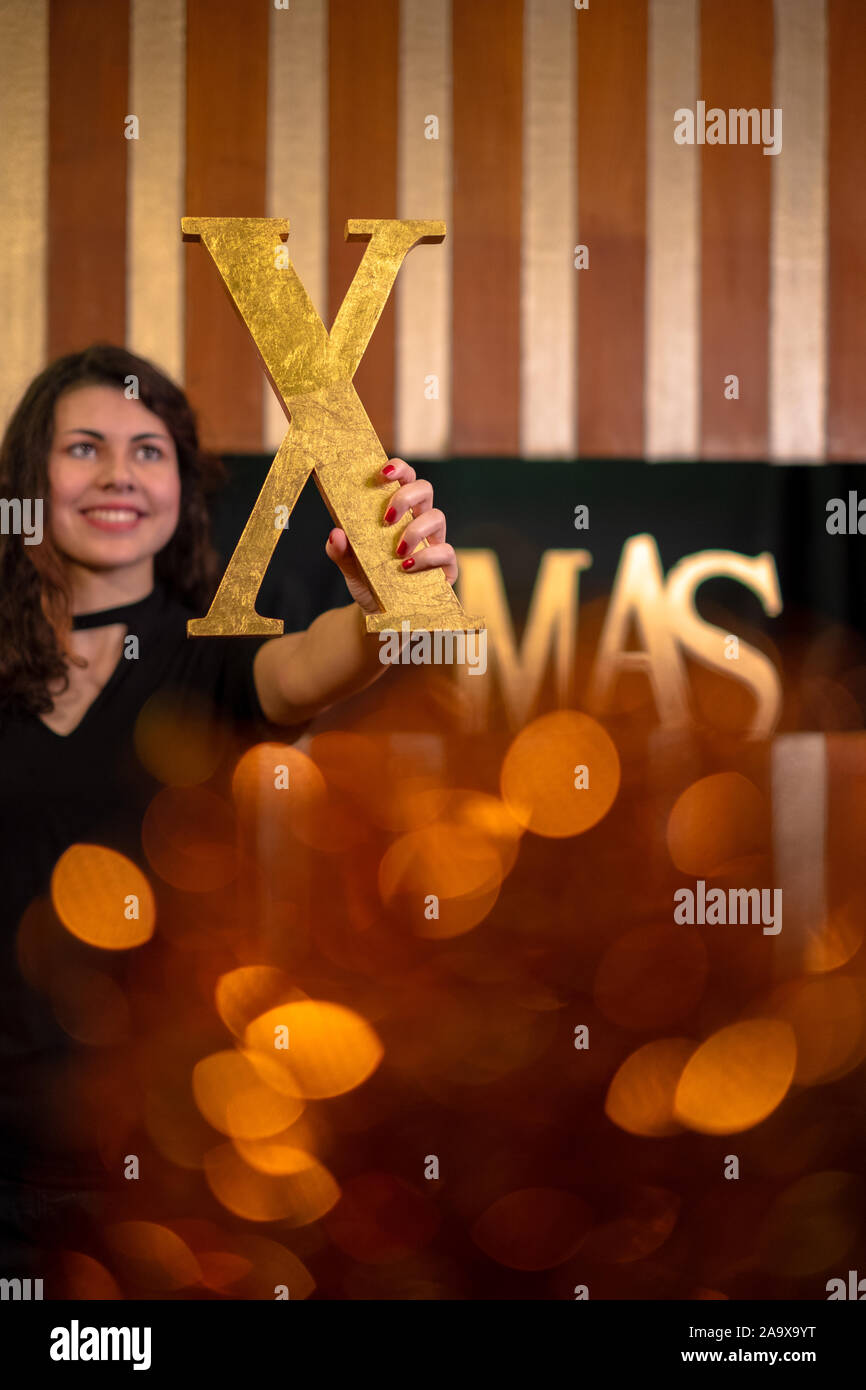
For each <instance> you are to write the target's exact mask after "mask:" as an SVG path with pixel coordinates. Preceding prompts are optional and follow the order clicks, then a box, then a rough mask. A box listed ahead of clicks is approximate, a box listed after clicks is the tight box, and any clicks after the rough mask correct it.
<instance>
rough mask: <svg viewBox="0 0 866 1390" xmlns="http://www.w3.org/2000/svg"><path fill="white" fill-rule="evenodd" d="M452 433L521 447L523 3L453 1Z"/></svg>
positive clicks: (491, 446) (510, 451) (466, 441)
mask: <svg viewBox="0 0 866 1390" xmlns="http://www.w3.org/2000/svg"><path fill="white" fill-rule="evenodd" d="M452 43H453V58H452V67H453V74H454V96H453V103H454V188H453V205H452V206H453V210H452V219H451V220H452V226H451V238H452V241H451V254H452V265H453V314H452V343H453V348H452V439H451V447H452V450H453V451H454V452H455V453H458V454H492V455H497V454H498V455H514V454H516V453H517V451H518V448H519V406H520V234H521V199H522V177H523V174H522V141H523V94H522V80H523V71H522V69H523V5H522V3H521V0H454V8H453V14H452Z"/></svg>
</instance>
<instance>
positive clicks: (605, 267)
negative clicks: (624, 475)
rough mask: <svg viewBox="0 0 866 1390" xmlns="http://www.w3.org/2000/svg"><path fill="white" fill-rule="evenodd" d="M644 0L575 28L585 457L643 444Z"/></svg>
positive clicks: (596, 13)
mask: <svg viewBox="0 0 866 1390" xmlns="http://www.w3.org/2000/svg"><path fill="white" fill-rule="evenodd" d="M647 25H648V14H647V0H628V3H625V0H618V2H617V3H612V4H607V5H599V6H590V8H589V9H588V10H586V11H581V12H580V13H579V15H578V21H577V24H576V36H577V39H576V41H577V63H578V77H577V105H578V112H577V132H578V134H577V169H578V195H577V203H578V208H579V217H580V226H579V233H578V236H577V238H576V241H579V242H581V243H583V244H585V245H586V246H588V248H589V269H588V270H582V271H575V275H576V276H579V277H580V278H579V290H580V293H579V296H578V376H579V381H580V393H579V404H578V444H579V448H580V453H581V455H583V456H584V457H587V456H588V457H595V456H611V455H619V456H632V457H638V456H640V455H641V453H642V451H643V447H644V372H645V351H644V337H645V316H646V310H645V297H646V168H647V156H646V148H647Z"/></svg>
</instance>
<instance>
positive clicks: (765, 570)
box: [665, 550, 782, 738]
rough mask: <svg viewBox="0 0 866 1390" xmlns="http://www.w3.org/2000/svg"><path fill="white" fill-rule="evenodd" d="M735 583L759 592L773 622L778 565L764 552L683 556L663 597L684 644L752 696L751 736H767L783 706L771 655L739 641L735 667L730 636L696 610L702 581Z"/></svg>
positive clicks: (777, 600) (777, 598)
mask: <svg viewBox="0 0 866 1390" xmlns="http://www.w3.org/2000/svg"><path fill="white" fill-rule="evenodd" d="M717 578H725V579H736V580H737V582H738V583H739V584H745V585H746V587H747V588H748V589H751V590H752V592H753V593H755V594H757V595H758V597H759V599H760V600H761V603H762V604H763V608H764V612H765V613H767V614H769V616H770V617H771V618H775V617H776V616H777V615H778V614H779V613H781V611H782V596H781V593H780V592H779V576H778V574H777V573H776V563H775V561H774V559H773V557H772V555H771V554H770V553H769V551H767V550H765V551H764V553H763V554H762V555H756V556H755V558H754V559H749V557H748V556H747V555H738V554H737V553H736V551H733V550H704V551H700V552H699V553H698V554H697V555H687V556H686V557H685V559H683V560H680V561H679V562H678V563H677V564H676V565H674V566H673V568H672V569H671V571H670V573H669V574H668V577H667V583H666V586H665V589H666V597H667V601H668V604H669V605H670V614H671V625H672V627H673V629H674V631H675V632H677V634H678V636H679V638H680V641H681V642H682V645H683V646H684V647H685V648H686V650H687V651H688V652H691V654H692V655H693V656H695V657H697V659H698V660H699V661H702V662H703V663H704V664H705V665H706V666H711V667H713V668H715V669H717V670H718V671H720V672H723V673H724V674H725V675H728V676H734V677H735V678H736V679H737V680H741V681H743V682H744V683H745V684H746V685H747V686H748V687H749V689H750V690H751V691H752V693H753V694H754V696H755V698H756V700H757V702H758V708H757V710H756V712H755V717H754V719H753V720H752V724H751V728H750V729H749V736H750V738H766V737H767V736H768V735H769V734H771V733H772V731H773V729H774V728H775V725H776V722H777V720H778V718H779V711H780V709H781V705H782V685H781V681H780V680H779V673H778V671H777V670H776V668H775V666H774V665H773V663H772V661H770V659H769V657H767V656H765V655H764V653H763V652H760V651H758V650H757V648H756V647H752V646H750V645H749V644H748V643H747V642H741V643H740V659H739V662H738V663H737V666H736V669H733V668H732V666H731V663H730V662H726V661H725V659H724V643H725V639H726V637H727V636H728V635H729V634H728V632H726V631H724V630H723V629H722V628H719V627H715V626H714V624H712V623H708V622H705V621H704V619H703V618H701V617H700V616H699V615H698V612H697V609H696V607H695V593H696V591H697V589H698V588H699V586H700V585H701V584H703V582H704V580H706V579H717Z"/></svg>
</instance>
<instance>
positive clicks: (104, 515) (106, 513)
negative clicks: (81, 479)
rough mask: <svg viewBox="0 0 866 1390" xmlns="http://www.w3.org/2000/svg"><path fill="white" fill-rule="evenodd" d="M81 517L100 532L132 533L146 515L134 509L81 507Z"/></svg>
mask: <svg viewBox="0 0 866 1390" xmlns="http://www.w3.org/2000/svg"><path fill="white" fill-rule="evenodd" d="M81 515H82V516H83V517H84V520H85V521H87V522H89V524H90V525H91V526H95V527H96V528H97V529H98V530H100V531H134V530H135V528H136V526H138V525H139V523H140V522H141V521H142V520H143V519H144V518H145V517H146V515H147V513H146V512H141V511H138V510H137V508H135V507H121V506H104V505H103V506H101V507H83V508H82V510H81Z"/></svg>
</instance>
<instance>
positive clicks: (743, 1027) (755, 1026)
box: [674, 1018, 797, 1134]
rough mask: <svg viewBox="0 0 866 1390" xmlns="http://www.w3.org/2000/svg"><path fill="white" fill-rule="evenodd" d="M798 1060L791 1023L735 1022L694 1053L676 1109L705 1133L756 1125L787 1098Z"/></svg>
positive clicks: (682, 1079)
mask: <svg viewBox="0 0 866 1390" xmlns="http://www.w3.org/2000/svg"><path fill="white" fill-rule="evenodd" d="M796 1066H797V1044H796V1040H795V1037H794V1030H793V1028H791V1026H790V1024H788V1023H784V1022H782V1021H781V1020H780V1019H771V1018H757V1019H745V1020H742V1021H741V1022H738V1023H732V1024H730V1025H729V1026H728V1027H727V1028H721V1029H720V1030H719V1031H718V1032H717V1033H714V1034H713V1035H712V1037H710V1038H707V1040H706V1042H703V1043H701V1045H700V1047H698V1048H697V1049H696V1050H695V1052H694V1053H693V1054H692V1056H691V1057H690V1058H689V1060H688V1062H687V1063H686V1065H685V1067H684V1068H683V1073H682V1076H681V1077H680V1082H679V1085H678V1086H677V1091H676V1098H675V1102H674V1115H675V1117H676V1119H678V1120H679V1121H680V1123H681V1124H684V1125H686V1126H688V1128H689V1129H696V1130H699V1131H700V1132H701V1133H703V1134H736V1133H738V1132H739V1131H740V1130H744V1129H751V1128H752V1126H753V1125H757V1124H760V1123H761V1121H762V1120H764V1119H766V1117H767V1116H768V1115H769V1114H771V1112H772V1111H773V1110H775V1109H776V1106H777V1105H780V1104H781V1102H782V1101H783V1100H784V1098H785V1096H786V1094H787V1092H788V1089H789V1087H790V1085H791V1082H792V1081H793V1079H794V1072H795V1069H796Z"/></svg>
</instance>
